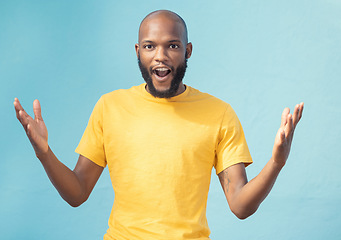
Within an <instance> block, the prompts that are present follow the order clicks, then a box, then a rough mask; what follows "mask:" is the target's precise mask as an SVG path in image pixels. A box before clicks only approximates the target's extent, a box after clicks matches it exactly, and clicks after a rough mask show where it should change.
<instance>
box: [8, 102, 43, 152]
mask: <svg viewBox="0 0 341 240" xmlns="http://www.w3.org/2000/svg"><path fill="white" fill-rule="evenodd" d="M13 104H14V108H15V112H16V114H17V118H18V120H19V121H20V123H21V124H22V126H23V127H24V129H25V132H26V135H27V137H28V138H29V140H30V142H31V144H32V146H33V148H34V151H35V153H36V156H37V157H38V158H39V156H41V155H44V154H46V153H47V152H48V149H49V145H48V143H47V138H48V133H47V128H46V126H45V123H44V121H43V118H42V116H41V107H40V103H39V101H38V100H34V102H33V113H34V119H33V118H32V117H31V116H30V115H28V114H27V113H26V112H25V110H24V108H23V107H22V106H21V104H20V102H19V99H18V98H15V99H14V103H13Z"/></svg>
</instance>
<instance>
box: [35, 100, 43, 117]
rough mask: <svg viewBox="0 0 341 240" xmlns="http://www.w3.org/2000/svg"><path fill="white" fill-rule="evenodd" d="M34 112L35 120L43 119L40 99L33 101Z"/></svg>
mask: <svg viewBox="0 0 341 240" xmlns="http://www.w3.org/2000/svg"><path fill="white" fill-rule="evenodd" d="M33 113H34V119H35V120H37V119H39V120H41V121H43V118H42V116H41V106H40V102H39V101H38V99H36V100H34V101H33Z"/></svg>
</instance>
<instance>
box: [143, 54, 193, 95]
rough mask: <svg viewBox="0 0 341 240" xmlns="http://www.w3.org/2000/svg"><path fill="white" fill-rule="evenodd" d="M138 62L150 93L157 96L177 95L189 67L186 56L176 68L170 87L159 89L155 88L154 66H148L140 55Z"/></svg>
mask: <svg viewBox="0 0 341 240" xmlns="http://www.w3.org/2000/svg"><path fill="white" fill-rule="evenodd" d="M138 64H139V68H140V71H141V74H142V77H143V79H144V81H145V82H146V83H147V86H148V90H149V93H150V94H151V95H152V96H154V97H157V98H171V97H174V96H176V93H177V91H178V89H179V86H180V83H181V82H182V79H183V78H184V76H185V72H186V69H187V59H186V58H185V59H184V61H183V63H182V64H180V66H179V67H177V68H176V69H175V74H174V77H173V79H172V81H171V85H170V88H169V89H168V90H165V91H159V90H157V89H156V88H155V86H154V84H153V81H152V68H149V69H148V68H147V67H146V66H145V65H143V63H142V62H141V60H140V56H139V57H138ZM172 72H174V68H172Z"/></svg>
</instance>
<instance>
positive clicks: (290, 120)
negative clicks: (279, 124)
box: [284, 113, 294, 137]
mask: <svg viewBox="0 0 341 240" xmlns="http://www.w3.org/2000/svg"><path fill="white" fill-rule="evenodd" d="M293 130H294V122H293V116H292V115H291V114H290V113H289V114H288V115H287V125H286V126H285V130H284V131H285V136H286V137H288V136H289V135H290V134H292V133H293Z"/></svg>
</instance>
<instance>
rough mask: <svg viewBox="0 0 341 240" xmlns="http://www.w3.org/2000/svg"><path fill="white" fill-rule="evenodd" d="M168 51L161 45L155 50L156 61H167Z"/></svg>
mask: <svg viewBox="0 0 341 240" xmlns="http://www.w3.org/2000/svg"><path fill="white" fill-rule="evenodd" d="M167 58H168V56H167V51H166V50H165V49H164V48H163V47H159V48H157V49H156V51H155V55H154V60H155V61H156V62H165V61H166V60H167Z"/></svg>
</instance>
